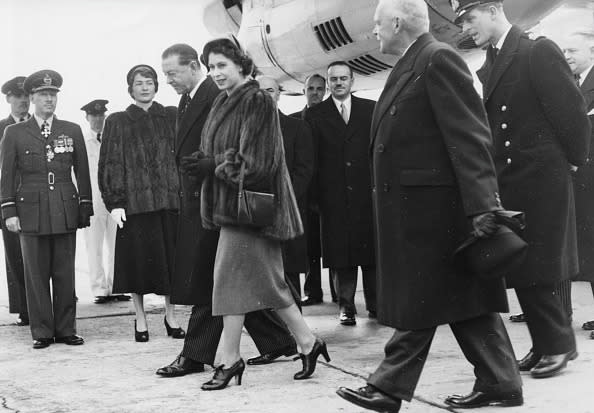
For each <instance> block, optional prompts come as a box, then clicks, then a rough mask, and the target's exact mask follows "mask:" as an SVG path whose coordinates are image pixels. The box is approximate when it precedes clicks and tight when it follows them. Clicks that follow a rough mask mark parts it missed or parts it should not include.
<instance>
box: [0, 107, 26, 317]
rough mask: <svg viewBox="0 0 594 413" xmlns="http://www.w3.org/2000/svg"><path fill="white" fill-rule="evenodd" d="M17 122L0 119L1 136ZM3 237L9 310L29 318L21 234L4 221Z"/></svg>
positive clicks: (10, 119)
mask: <svg viewBox="0 0 594 413" xmlns="http://www.w3.org/2000/svg"><path fill="white" fill-rule="evenodd" d="M15 123H16V122H15V121H14V118H13V117H12V115H8V117H7V118H6V119H2V120H0V138H1V137H2V136H4V129H6V127H7V126H9V125H13V124H15ZM1 226H2V239H3V241H4V258H5V260H6V283H7V284H8V311H9V312H10V313H18V314H20V315H21V317H23V318H26V319H27V320H28V318H29V316H28V313H27V296H26V295H25V273H24V268H23V256H22V254H21V241H20V240H19V234H17V233H14V232H10V231H9V230H8V229H6V228H5V225H4V224H3V223H2V224H1Z"/></svg>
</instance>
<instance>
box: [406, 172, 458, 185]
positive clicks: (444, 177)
mask: <svg viewBox="0 0 594 413" xmlns="http://www.w3.org/2000/svg"><path fill="white" fill-rule="evenodd" d="M455 184H456V179H455V178H454V176H453V175H452V174H451V173H450V172H444V171H440V170H439V169H403V170H402V171H400V185H405V186H453V185H455Z"/></svg>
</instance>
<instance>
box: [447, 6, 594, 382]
mask: <svg viewBox="0 0 594 413" xmlns="http://www.w3.org/2000/svg"><path fill="white" fill-rule="evenodd" d="M456 6H457V7H456V8H455V9H456V13H457V16H458V17H457V22H459V23H461V24H462V27H463V30H464V31H465V32H466V33H468V34H469V35H470V36H472V39H473V40H474V42H475V43H476V44H477V45H479V46H485V45H488V47H487V58H486V61H485V63H484V65H483V66H482V67H481V68H480V69H479V71H478V72H477V75H478V77H479V80H480V81H481V83H482V84H483V104H484V106H485V108H486V110H487V115H488V117H489V123H490V127H491V132H492V136H493V143H494V153H495V155H494V161H495V167H496V168H497V177H498V181H499V187H500V189H501V191H500V193H501V200H502V202H503V204H504V205H505V207H506V208H508V209H511V210H518V211H524V212H525V213H526V219H527V223H528V224H527V226H526V229H525V231H524V232H523V234H522V236H523V237H524V239H525V240H526V242H527V243H528V244H529V248H528V255H527V257H526V260H525V261H524V262H523V264H522V266H521V267H520V268H519V269H518V270H517V271H514V273H513V274H509V275H508V276H507V278H506V284H507V286H508V287H509V288H515V290H516V295H517V296H518V300H519V302H520V306H521V307H522V311H523V313H524V315H525V316H526V322H527V325H528V331H529V332H530V336H531V338H532V348H531V350H530V351H529V353H528V354H527V355H526V356H525V357H524V358H523V359H522V360H520V361H519V367H520V370H521V371H530V374H531V375H532V377H535V378H545V377H551V376H554V375H556V374H558V373H559V372H560V371H562V370H563V369H564V368H565V367H566V365H567V362H568V361H569V360H573V359H575V358H576V357H577V351H576V345H575V335H574V332H573V329H572V328H571V322H570V319H569V315H568V314H567V312H566V311H565V309H564V308H563V302H562V299H561V297H560V294H561V293H562V291H563V290H564V289H563V288H561V287H562V286H563V283H565V284H567V283H568V282H569V281H568V280H569V279H570V278H571V277H574V276H575V275H576V274H577V273H578V270H579V269H578V254H577V253H578V251H577V236H576V222H575V203H574V191H573V183H572V177H571V169H572V168H573V166H578V167H579V166H581V165H583V164H584V163H585V162H586V159H587V157H588V151H589V147H590V139H591V136H590V133H591V126H590V122H589V120H588V117H587V116H586V105H585V102H584V98H583V97H582V95H581V93H580V90H579V88H578V87H577V85H576V83H575V79H574V77H573V74H572V73H571V69H570V68H569V65H568V64H567V62H566V61H565V58H564V56H563V53H562V52H561V50H560V49H559V48H558V47H557V45H555V43H553V42H552V41H550V40H548V39H546V38H542V37H541V38H538V39H535V40H533V39H531V38H530V37H529V36H528V35H526V34H524V33H523V32H522V30H521V29H520V28H519V27H516V26H512V25H511V24H510V23H509V21H508V19H507V17H506V15H505V12H504V9H503V1H501V0H499V1H487V0H480V1H472V0H462V1H460V2H459V3H458V4H456Z"/></svg>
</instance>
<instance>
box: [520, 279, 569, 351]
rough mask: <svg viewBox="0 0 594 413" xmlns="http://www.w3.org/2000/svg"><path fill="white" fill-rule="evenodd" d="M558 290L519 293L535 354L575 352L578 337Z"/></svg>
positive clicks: (538, 288)
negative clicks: (576, 337)
mask: <svg viewBox="0 0 594 413" xmlns="http://www.w3.org/2000/svg"><path fill="white" fill-rule="evenodd" d="M557 289H558V286H557V285H552V286H536V287H529V288H517V289H516V295H517V296H518V301H519V302H520V306H521V307H522V311H523V312H524V315H525V316H526V324H527V325H528V331H529V332H530V337H531V338H532V350H533V351H534V352H535V353H537V354H541V355H553V354H563V353H568V352H570V351H573V350H575V335H574V333H573V329H572V328H571V323H570V321H569V316H568V315H567V313H566V312H565V309H564V308H563V303H562V302H561V297H560V296H559V294H558V293H557V292H556V291H557Z"/></svg>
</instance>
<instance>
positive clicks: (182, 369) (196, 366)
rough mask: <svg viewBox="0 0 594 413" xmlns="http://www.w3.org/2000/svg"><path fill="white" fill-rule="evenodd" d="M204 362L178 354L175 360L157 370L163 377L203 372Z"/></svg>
mask: <svg viewBox="0 0 594 413" xmlns="http://www.w3.org/2000/svg"><path fill="white" fill-rule="evenodd" d="M203 371H204V364H202V363H200V362H198V361H194V360H192V359H189V358H187V357H184V356H182V355H181V354H180V355H179V356H177V358H176V359H175V360H173V362H172V363H171V364H169V365H167V366H164V367H161V368H160V369H159V370H157V374H158V375H159V376H163V377H181V376H185V375H186V374H192V373H202V372H203Z"/></svg>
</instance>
